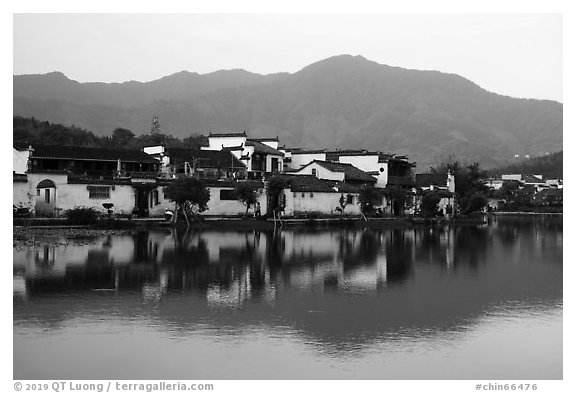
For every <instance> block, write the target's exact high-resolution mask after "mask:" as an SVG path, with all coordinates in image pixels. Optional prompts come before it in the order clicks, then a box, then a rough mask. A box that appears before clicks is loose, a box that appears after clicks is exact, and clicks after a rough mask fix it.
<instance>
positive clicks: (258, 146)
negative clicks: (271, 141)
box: [246, 139, 284, 157]
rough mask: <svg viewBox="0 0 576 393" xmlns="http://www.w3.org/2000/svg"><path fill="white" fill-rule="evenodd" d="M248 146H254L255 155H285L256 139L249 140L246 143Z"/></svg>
mask: <svg viewBox="0 0 576 393" xmlns="http://www.w3.org/2000/svg"><path fill="white" fill-rule="evenodd" d="M246 146H254V153H261V154H269V155H273V156H282V157H284V153H282V152H281V151H279V150H276V149H273V148H271V147H270V146H268V145H265V144H264V143H262V142H258V141H256V140H254V139H248V140H247V141H246Z"/></svg>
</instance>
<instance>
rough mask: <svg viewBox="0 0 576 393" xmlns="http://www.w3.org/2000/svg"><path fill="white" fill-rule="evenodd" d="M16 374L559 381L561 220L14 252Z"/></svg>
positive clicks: (142, 235)
mask: <svg viewBox="0 0 576 393" xmlns="http://www.w3.org/2000/svg"><path fill="white" fill-rule="evenodd" d="M13 323H14V325H13V327H14V378H15V379H509V380H514V379H517V380H526V379H529V380H539V379H562V218H554V217H552V218H550V217H548V218H499V219H497V220H494V219H492V220H491V221H490V222H489V224H488V225H484V226H477V227H476V226H466V227H464V226H462V227H445V228H432V229H431V228H425V227H416V228H402V229H377V230H374V229H369V230H368V229H366V230H364V229H353V228H349V229H348V228H346V229H340V228H339V229H305V228H297V229H284V230H282V231H277V232H273V231H270V232H266V231H222V230H203V231H189V232H188V233H176V232H173V231H170V230H150V231H143V232H134V233H132V234H126V235H121V236H119V235H114V236H112V235H103V236H99V237H94V238H89V239H81V240H66V241H64V240H63V241H62V244H59V245H51V246H40V247H36V248H29V249H24V250H20V249H16V248H15V249H14V321H13Z"/></svg>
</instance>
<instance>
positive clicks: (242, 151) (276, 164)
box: [202, 132, 284, 179]
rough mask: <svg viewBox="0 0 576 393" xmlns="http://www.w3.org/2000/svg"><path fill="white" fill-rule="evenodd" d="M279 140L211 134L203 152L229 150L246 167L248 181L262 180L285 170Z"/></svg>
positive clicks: (203, 147)
mask: <svg viewBox="0 0 576 393" xmlns="http://www.w3.org/2000/svg"><path fill="white" fill-rule="evenodd" d="M277 148H278V138H260V139H258V138H248V137H247V135H246V133H245V132H241V133H221V134H218V133H210V134H209V135H208V146H202V149H203V150H228V151H230V152H231V153H232V154H234V155H235V156H236V158H238V159H239V160H240V161H242V162H243V163H244V164H245V166H246V171H247V177H248V179H261V178H264V177H265V176H267V175H270V174H272V173H276V172H281V171H282V170H283V169H284V153H283V152H281V151H279V150H277Z"/></svg>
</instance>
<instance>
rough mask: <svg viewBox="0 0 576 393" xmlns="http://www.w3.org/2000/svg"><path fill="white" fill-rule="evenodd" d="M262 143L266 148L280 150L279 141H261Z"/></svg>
mask: <svg viewBox="0 0 576 393" xmlns="http://www.w3.org/2000/svg"><path fill="white" fill-rule="evenodd" d="M260 143H263V144H265V145H266V146H269V147H271V148H272V149H276V150H278V141H260Z"/></svg>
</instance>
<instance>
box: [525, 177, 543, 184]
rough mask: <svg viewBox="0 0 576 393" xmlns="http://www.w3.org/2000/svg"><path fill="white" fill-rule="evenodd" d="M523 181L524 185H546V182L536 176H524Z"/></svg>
mask: <svg viewBox="0 0 576 393" xmlns="http://www.w3.org/2000/svg"><path fill="white" fill-rule="evenodd" d="M522 181H523V182H524V183H538V184H540V183H546V181H544V180H542V179H539V178H537V177H536V176H534V175H522Z"/></svg>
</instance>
